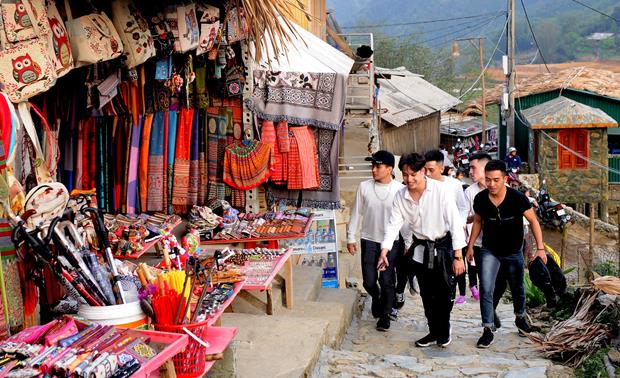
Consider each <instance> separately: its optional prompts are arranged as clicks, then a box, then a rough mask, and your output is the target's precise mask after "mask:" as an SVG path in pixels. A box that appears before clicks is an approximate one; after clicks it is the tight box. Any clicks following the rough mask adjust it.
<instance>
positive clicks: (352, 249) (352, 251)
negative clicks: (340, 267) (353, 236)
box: [347, 243, 357, 255]
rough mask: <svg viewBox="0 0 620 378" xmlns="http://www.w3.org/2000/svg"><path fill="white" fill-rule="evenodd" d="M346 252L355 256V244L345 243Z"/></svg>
mask: <svg viewBox="0 0 620 378" xmlns="http://www.w3.org/2000/svg"><path fill="white" fill-rule="evenodd" d="M347 251H349V253H350V254H352V255H355V254H356V253H357V244H355V243H347Z"/></svg>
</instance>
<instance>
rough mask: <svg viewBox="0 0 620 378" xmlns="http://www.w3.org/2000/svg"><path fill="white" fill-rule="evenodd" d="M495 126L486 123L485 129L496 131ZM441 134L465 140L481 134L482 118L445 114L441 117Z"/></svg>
mask: <svg viewBox="0 0 620 378" xmlns="http://www.w3.org/2000/svg"><path fill="white" fill-rule="evenodd" d="M496 128H497V125H496V124H494V123H491V122H488V121H487V125H486V129H487V131H488V130H493V129H496ZM439 132H440V133H441V134H445V135H454V136H457V137H462V138H467V137H470V136H472V135H476V134H480V133H481V132H482V118H481V117H471V116H463V115H462V114H452V113H446V114H443V115H442V116H441V126H440V131H439Z"/></svg>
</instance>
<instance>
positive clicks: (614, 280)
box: [592, 276, 620, 295]
mask: <svg viewBox="0 0 620 378" xmlns="http://www.w3.org/2000/svg"><path fill="white" fill-rule="evenodd" d="M592 284H593V285H594V287H595V288H597V289H599V290H601V291H603V292H604V293H606V294H613V295H620V278H618V277H613V276H603V277H599V278H597V279H595V280H594V281H592Z"/></svg>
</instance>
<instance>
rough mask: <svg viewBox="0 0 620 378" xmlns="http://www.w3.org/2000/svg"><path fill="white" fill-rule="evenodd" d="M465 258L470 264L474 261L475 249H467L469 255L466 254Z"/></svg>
mask: <svg viewBox="0 0 620 378" xmlns="http://www.w3.org/2000/svg"><path fill="white" fill-rule="evenodd" d="M465 258H466V259H467V261H469V262H472V261H474V249H473V248H467V253H466V254H465Z"/></svg>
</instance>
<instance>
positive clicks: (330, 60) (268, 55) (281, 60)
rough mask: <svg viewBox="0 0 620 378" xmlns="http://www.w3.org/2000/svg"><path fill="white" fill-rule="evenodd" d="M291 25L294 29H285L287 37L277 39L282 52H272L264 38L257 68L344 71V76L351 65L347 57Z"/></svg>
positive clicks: (292, 70) (342, 72)
mask: <svg viewBox="0 0 620 378" xmlns="http://www.w3.org/2000/svg"><path fill="white" fill-rule="evenodd" d="M292 25H293V28H294V32H292V31H290V30H288V29H286V30H287V31H288V33H289V34H290V38H289V40H288V41H287V40H286V39H285V38H282V39H280V41H281V42H280V44H279V45H278V47H279V50H280V51H282V52H281V53H280V54H279V55H277V56H276V55H275V53H274V49H273V45H272V41H271V40H266V41H265V47H264V48H263V53H262V58H261V61H260V63H259V66H260V68H261V69H264V70H271V71H288V72H335V73H338V74H341V75H344V77H345V79H346V77H348V75H349V72H350V71H351V67H353V60H352V59H351V58H349V57H348V56H346V55H345V54H343V53H342V52H340V51H339V50H337V49H336V48H334V47H332V46H331V45H329V44H328V43H327V42H325V41H323V40H321V39H320V38H318V37H316V36H315V35H314V34H312V33H310V32H308V31H306V30H305V29H304V28H302V27H301V26H299V25H297V24H295V23H292ZM283 40H284V42H282V41H283ZM276 58H277V59H276Z"/></svg>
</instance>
